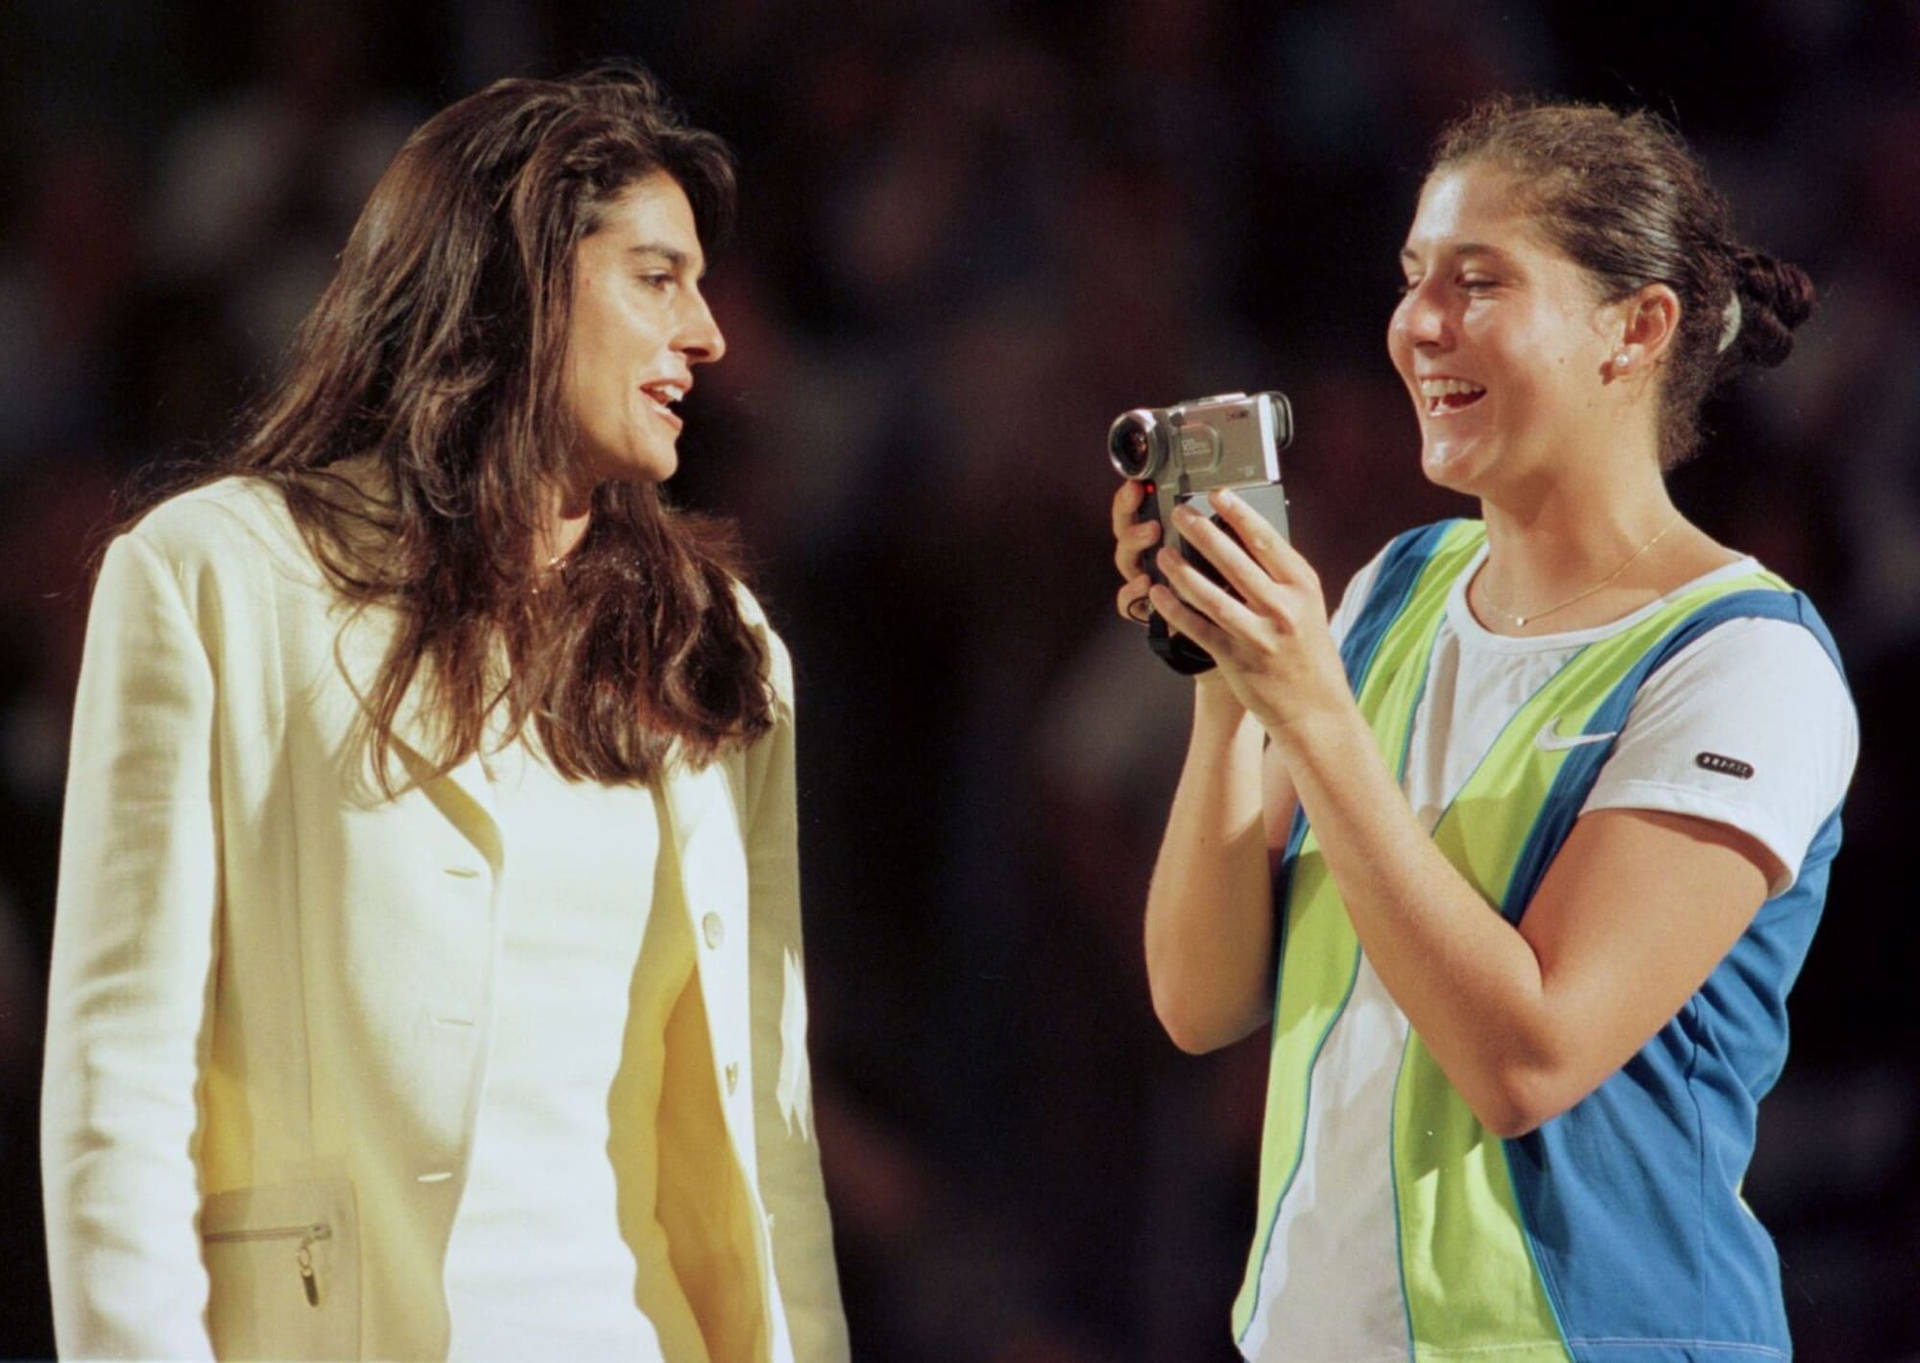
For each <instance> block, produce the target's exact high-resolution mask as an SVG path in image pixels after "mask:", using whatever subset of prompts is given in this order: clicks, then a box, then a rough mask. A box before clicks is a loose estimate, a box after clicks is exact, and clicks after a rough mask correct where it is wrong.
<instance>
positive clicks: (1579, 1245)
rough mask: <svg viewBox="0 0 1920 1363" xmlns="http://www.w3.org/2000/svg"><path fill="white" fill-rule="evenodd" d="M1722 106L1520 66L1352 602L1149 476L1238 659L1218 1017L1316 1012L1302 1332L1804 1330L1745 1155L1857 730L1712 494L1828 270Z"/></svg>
mask: <svg viewBox="0 0 1920 1363" xmlns="http://www.w3.org/2000/svg"><path fill="white" fill-rule="evenodd" d="M1728 217H1729V215H1728V212H1727V208H1726V205H1725V204H1724V203H1723V202H1722V201H1721V199H1720V198H1719V196H1718V195H1716V194H1715V193H1714V192H1713V190H1712V187H1711V186H1710V185H1709V184H1708V182H1707V179H1706V175H1705V172H1704V171H1703V169H1702V168H1701V166H1700V164H1699V162H1698V161H1697V160H1696V159H1695V158H1694V156H1693V155H1692V154H1691V152H1690V151H1689V150H1688V149H1687V147H1686V146H1685V144H1684V143H1683V142H1682V141H1681V140H1680V138H1679V136H1678V134H1677V133H1675V132H1674V131H1673V130H1672V129H1671V128H1669V127H1668V126H1666V125H1665V124H1663V123H1661V122H1660V121H1659V120H1658V119H1656V118H1654V117H1652V116H1650V115H1647V114H1644V113H1632V114H1620V113H1616V112H1614V111H1612V110H1608V109H1603V108H1593V107H1582V106H1569V105H1553V104H1545V105H1536V104H1530V103H1526V102H1521V101H1495V102H1491V103H1489V104H1487V105H1485V106H1483V107H1480V108H1478V109H1476V110H1474V111H1472V112H1471V113H1469V114H1468V115H1467V116H1466V117H1464V118H1463V119H1462V120H1461V121H1459V122H1458V123H1457V124H1455V125H1454V126H1453V127H1451V128H1449V129H1448V130H1447V132H1446V133H1445V134H1444V135H1443V137H1442V138H1441V140H1440V143H1439V145H1438V148H1437V151H1436V154H1435V156H1434V159H1433V163H1432V166H1431V168H1430V170H1429V172H1428V175H1427V178H1426V181H1425V184H1424V185H1423V187H1422V189H1421V193H1420V198H1419V203H1418V206H1417V207H1416V209H1415V212H1414V216H1413V221H1412V224H1411V225H1410V227H1409V228H1408V231H1407V235H1406V238H1405V245H1404V247H1403V249H1402V251H1401V257H1400V258H1401V267H1402V270H1403V273H1404V277H1405V287H1404V290H1403V293H1402V296H1401V299H1400V302H1399V305H1398V306H1397V307H1396V308H1395V309H1394V311H1393V315H1392V319H1391V321H1390V322H1389V324H1388V329H1387V349H1388V353H1389V355H1390V356H1391V358H1392V361H1393V364H1394V367H1395V369H1396V370H1397V371H1398V372H1399V374H1400V377H1401V380H1402V382H1403V384H1404V385H1405V388H1406V391H1407V395H1408V397H1409V399H1410V400H1411V402H1412V404H1413V408H1414V413H1415V417H1416V420H1417V422H1418V426H1419V432H1420V444H1419V461H1420V468H1421V471H1422V472H1423V473H1424V474H1425V476H1426V477H1427V478H1429V479H1430V480H1431V481H1433V482H1434V483H1436V484H1438V485H1439V486H1442V487H1445V488H1448V489H1451V490H1453V491H1456V492H1460V493H1463V494H1465V495H1467V496H1471V497H1473V498H1475V499H1476V500H1477V502H1478V504H1479V512H1480V514H1479V517H1478V519H1471V520H1469V519H1461V520H1455V521H1448V522H1442V523H1440V524H1437V525H1432V526H1426V527H1422V528H1419V529H1416V530H1412V531H1409V532H1407V533H1406V534H1403V535H1401V536H1399V537H1398V538H1396V539H1395V540H1394V541H1393V542H1392V543H1391V544H1389V545H1388V546H1387V547H1386V548H1385V549H1384V550H1382V551H1381V553H1380V554H1379V555H1377V556H1376V558H1375V559H1374V561H1373V562H1372V563H1371V564H1369V565H1368V566H1367V567H1366V568H1364V569H1363V570H1362V572H1361V573H1360V575H1359V576H1358V577H1356V578H1355V580H1354V582H1353V583H1352V584H1351V585H1350V586H1349V588H1348V590H1347V593H1346V595H1345V598H1344V599H1343V600H1342V602H1341V604H1340V605H1339V607H1338V608H1337V609H1336V610H1335V611H1334V612H1333V614H1332V616H1331V618H1329V615H1328V612H1327V609H1326V605H1325V600H1324V598H1323V596H1322V593H1321V587H1320V583H1319V580H1318V578H1317V577H1316V576H1315V574H1314V571H1313V569H1312V568H1311V566H1310V565H1309V564H1308V563H1307V562H1306V560H1305V559H1304V558H1303V557H1302V556H1301V555H1300V553H1299V552H1298V551H1297V550H1295V549H1294V548H1293V546H1292V545H1290V544H1288V543H1287V542H1286V540H1285V539H1284V538H1283V537H1282V536H1281V535H1279V534H1278V533H1277V532H1276V531H1275V529H1274V527H1272V526H1271V525H1269V524H1267V523H1266V522H1265V521H1263V520H1262V519H1261V518H1260V517H1259V516H1257V515H1255V514H1254V513H1253V512H1252V511H1251V510H1250V509H1249V508H1248V507H1247V505H1246V504H1245V503H1244V502H1240V501H1236V500H1235V499H1232V498H1218V497H1216V498H1215V499H1214V502H1213V508H1212V509H1213V510H1214V511H1215V512H1216V513H1217V514H1218V515H1219V516H1220V517H1221V518H1222V520H1223V521H1224V523H1225V525H1227V526H1228V527H1230V528H1231V529H1232V530H1233V531H1235V532H1237V539H1234V538H1229V536H1228V535H1226V534H1224V533H1222V532H1221V531H1220V530H1219V529H1217V528H1215V527H1214V526H1213V525H1212V524H1210V523H1209V522H1208V521H1207V520H1205V519H1203V518H1202V517H1199V516H1196V515H1193V514H1192V513H1191V511H1183V512H1181V513H1177V516H1178V518H1179V521H1180V526H1181V531H1182V534H1183V536H1184V537H1186V538H1187V539H1188V540H1189V541H1190V542H1191V543H1192V544H1193V545H1194V546H1195V547H1196V548H1197V549H1198V550H1199V551H1200V552H1201V553H1202V554H1204V555H1205V556H1206V557H1207V558H1209V559H1210V560H1212V562H1213V563H1214V564H1215V565H1216V566H1217V567H1218V568H1219V569H1220V570H1221V572H1222V573H1223V574H1224V580H1225V581H1226V582H1227V583H1228V584H1230V585H1231V588H1232V591H1231V592H1229V591H1227V590H1223V589H1222V588H1221V587H1219V586H1217V585H1216V584H1215V583H1214V582H1212V581H1210V580H1208V579H1207V578H1206V577H1204V576H1203V575H1201V574H1200V573H1199V572H1198V571H1196V569H1195V568H1194V567H1193V566H1192V565H1191V564H1189V563H1187V562H1186V561H1184V560H1183V559H1182V558H1180V557H1179V556H1178V555H1176V554H1174V553H1172V552H1171V551H1168V550H1161V551H1160V553H1159V556H1158V560H1157V562H1158V564H1159V566H1160V567H1161V568H1162V569H1163V571H1164V573H1165V575H1166V582H1165V583H1162V584H1153V583H1150V582H1149V580H1148V577H1147V575H1146V574H1144V573H1142V572H1141V571H1140V558H1141V555H1142V554H1144V553H1146V552H1148V551H1149V550H1150V548H1151V546H1152V543H1153V538H1154V535H1155V533H1156V527H1154V526H1152V525H1151V524H1144V525H1141V526H1135V525H1134V524H1133V523H1132V522H1133V513H1134V510H1135V508H1136V507H1137V506H1138V504H1139V501H1140V494H1139V491H1138V487H1137V485H1133V484H1129V485H1127V486H1126V487H1124V488H1123V489H1122V490H1121V492H1120V493H1119V494H1118V495H1117V496H1116V499H1115V502H1114V508H1113V510H1114V532H1115V535H1116V539H1117V542H1118V543H1117V549H1116V564H1117V566H1118V567H1119V569H1120V572H1121V575H1122V576H1123V578H1125V579H1126V585H1125V586H1123V587H1122V588H1121V591H1120V595H1119V600H1118V604H1119V606H1120V609H1121V610H1122V612H1123V613H1126V612H1129V611H1130V610H1134V609H1137V608H1138V606H1139V604H1140V603H1141V602H1143V601H1146V602H1150V604H1151V605H1152V607H1153V608H1154V609H1155V610H1157V611H1159V612H1160V613H1161V614H1162V615H1163V616H1164V617H1165V619H1166V620H1167V622H1168V623H1169V624H1170V625H1171V626H1172V627H1173V628H1174V629H1176V630H1178V631H1180V632H1182V633H1184V634H1185V635H1187V636H1188V637H1189V638H1190V639H1192V640H1193V641H1195V642H1196V643H1197V644H1199V645H1200V646H1201V648H1203V649H1204V650H1205V652H1206V653H1207V654H1208V655H1210V657H1211V658H1212V659H1214V660H1215V661H1216V662H1217V663H1218V668H1217V670H1215V671H1213V672H1209V673H1207V674H1205V675H1204V676H1203V677H1202V678H1201V679H1200V680H1199V682H1198V684H1197V687H1196V690H1195V695H1194V715H1193V731H1192V739H1191V744H1190V746H1189V748H1188V753H1187V761H1186V767H1185V769H1184V771H1183V772H1182V775H1181V778H1180V786H1179V790H1178V792H1177V794H1176V795H1175V797H1174V802H1173V809H1172V813H1171V815H1170V817H1169V819H1168V824H1167V830H1166V835H1165V838H1164V841H1163V842H1162V845H1161V850H1160V858H1159V862H1158V865H1157V866H1156V868H1155V872H1154V877H1153V882H1152V885H1151V887H1150V889H1149V890H1148V894H1147V906H1146V932H1145V937H1146V957H1147V967H1148V974H1149V977H1150V980H1151V985H1152V991H1153V1002H1154V1006H1155V1009H1156V1010H1157V1012H1158V1013H1159V1016H1160V1018H1161V1020H1162V1022H1163V1023H1164V1024H1165V1026H1166V1029H1167V1031H1168V1033H1169V1034H1170V1035H1171V1036H1172V1038H1173V1039H1174V1040H1175V1041H1176V1042H1177V1043H1178V1044H1180V1045H1181V1046H1182V1047H1183V1048H1185V1049H1188V1050H1192V1051H1204V1050H1209V1049H1212V1048H1214V1047H1218V1046H1223V1045H1226V1044H1228V1043H1230V1042H1233V1041H1236V1040H1238V1039H1239V1038H1241V1037H1243V1036H1245V1035H1247V1034H1249V1033H1251V1032H1253V1031H1254V1030H1256V1029H1258V1028H1259V1027H1261V1026H1262V1025H1263V1024H1264V1025H1269V1026H1270V1027H1271V1041H1270V1056H1269V1068H1268V1089H1267V1097H1266V1117H1265V1133H1264V1142H1263V1148H1262V1154H1261V1167H1260V1178H1259V1206H1258V1212H1257V1216H1258V1219H1257V1221H1256V1223H1255V1228H1254V1236H1253V1243H1252V1247H1251V1250H1250V1253H1249V1255H1248V1262H1247V1271H1246V1276H1245V1279H1244V1282H1243V1285H1242V1288H1241V1292H1240V1296H1239V1299H1238V1301H1237V1302H1236V1303H1235V1307H1234V1312H1233V1323H1234V1332H1235V1339H1236V1341H1237V1343H1238V1344H1239V1346H1240V1348H1241V1350H1242V1352H1243V1353H1244V1354H1245V1356H1246V1357H1248V1358H1249V1359H1257V1360H1262V1361H1263V1363H1278V1361H1280V1360H1286V1361H1287V1363H1361V1361H1362V1360H1367V1361H1371V1360H1385V1359H1410V1358H1418V1359H1422V1360H1444V1359H1455V1360H1466V1359H1495V1358H1498V1359H1508V1360H1515V1363H1519V1361H1520V1360H1526V1361H1527V1363H1546V1361H1547V1360H1561V1361H1562V1363H1565V1361H1566V1360H1576V1359H1577V1360H1582V1363H1586V1361H1588V1360H1592V1361H1593V1363H1600V1361H1601V1360H1618V1361H1619V1363H1626V1360H1633V1361H1634V1363H1656V1361H1659V1363H1680V1360H1691V1361H1692V1363H1708V1361H1709V1360H1712V1361H1714V1363H1736V1361H1737V1360H1754V1359H1762V1358H1766V1359H1779V1358H1784V1357H1786V1356H1788V1355H1789V1354H1790V1353H1791V1350H1792V1344H1791V1341H1790V1339H1789V1337H1788V1332H1787V1320H1786V1313H1785V1307H1784V1302H1783V1300H1782V1294H1781V1287H1780V1276H1779V1265H1778V1262H1777V1259H1776V1257H1775V1254H1774V1249H1773V1245H1772V1242H1771V1241H1770V1240H1769V1239H1768V1237H1767V1233H1766V1231H1765V1230H1764V1229H1762V1228H1761V1227H1760V1225H1759V1223H1758V1222H1757V1221H1755V1219H1754V1218H1753V1215H1752V1213H1751V1212H1749V1211H1748V1210H1747V1208H1746V1204H1745V1203H1744V1202H1743V1201H1742V1200H1741V1197H1740V1184H1741V1179H1742V1177H1743V1175H1744V1174H1745V1171H1746V1167H1747V1161H1748V1158H1749V1157H1750V1155H1751V1154H1752V1151H1753V1141H1754V1121H1755V1109H1756V1106H1757V1104H1758V1102H1759V1100H1760V1098H1761V1097H1762V1095H1764V1094H1765V1093H1766V1091H1767V1090H1768V1088H1770V1087H1771V1086H1772V1084H1773V1082H1774V1080H1775V1078H1776V1077H1777V1076H1778V1075H1779V1072H1780V1067H1781V1065H1782V1063H1783V1062H1784V1060H1785V1056H1786V1045H1787V1033H1786V997H1787V992H1788V990H1789V988H1790V987H1791V986H1792V984H1793V980H1794V977H1795V975H1796V974H1797V973H1798V971H1799V968H1800V963H1801V961H1802V960H1803V959H1804V957H1805V954H1806V951H1807V948H1808V945H1809V942H1810V941H1811V938H1812V936H1813V932H1814V928H1815V926H1816V924H1817V923H1818V921H1819V918H1820V911H1821V906H1822V902H1823V900H1824V898H1825V894H1826V888H1827V876H1828V870H1829V867H1830V865H1831V863H1832V859H1833V856H1834V854H1835V852H1836V850H1837V849H1838V846H1839V841H1840V820H1839V806H1840V802H1841V798H1842V796H1843V794H1844V792H1845V790H1846V786H1847V781H1848V778H1849V775H1850V773H1851V771H1852V767H1853V761H1854V757H1855V753H1856V751H1857V748H1858V733H1857V728H1856V724H1855V719H1854V713H1853V706H1852V703H1851V701H1850V699H1849V697H1848V693H1847V687H1846V681H1845V678H1844V676H1843V674H1842V672H1841V670H1840V667H1839V661H1838V656H1837V654H1836V653H1835V650H1834V646H1833V640H1832V638H1831V637H1830V636H1829V635H1828V633H1827V631H1826V629H1825V627H1824V626H1823V625H1822V624H1821V622H1820V618H1819V615H1818V614H1817V612H1815V611H1814V609H1813V607H1812V605H1811V603H1809V602H1808V601H1807V599H1806V598H1805V597H1804V596H1802V595H1800V594H1799V593H1797V592H1795V591H1794V590H1793V589H1792V588H1790V587H1789V586H1788V585H1787V584H1786V583H1784V582H1783V581H1781V579H1780V578H1778V577H1777V576H1775V575H1774V574H1773V573H1771V572H1768V571H1767V570H1765V569H1764V568H1763V567H1762V566H1761V565H1760V564H1758V563H1757V562H1755V561H1754V560H1753V559H1752V558H1750V557H1748V556H1746V555H1744V554H1742V553H1740V552H1738V551H1737V550H1734V549H1730V548H1728V547H1727V546H1725V545H1722V544H1719V543H1717V542H1715V541H1714V540H1713V539H1712V538H1711V537H1710V536H1709V535H1707V534H1706V533H1705V532H1704V531H1703V530H1701V529H1700V528H1699V527H1697V526H1695V525H1693V524H1691V523H1689V521H1688V520H1687V519H1686V517H1684V516H1683V515H1682V514H1681V513H1680V511H1679V510H1678V509H1677V508H1676V507H1675V506H1674V504H1673V501H1672V499H1671V498H1670V497H1669V495H1668V490H1667V485H1666V480H1665V474H1666V471H1667V470H1668V469H1669V468H1671V467H1672V466H1673V465H1674V464H1675V463H1677V462H1678V461H1679V460H1681V459H1683V458H1685V457H1687V456H1688V455H1689V454H1691V453H1692V452H1693V450H1694V448H1695V446H1696V444H1697V442H1698V439H1699V433H1700V425H1699V413H1700V406H1701V403H1702V402H1703V400H1704V399H1705V397H1706V395H1707V394H1708V393H1709V392H1710V391H1711V390H1712V389H1713V388H1714V387H1715V386H1716V385H1718V384H1720V383H1721V382H1723V381H1725V380H1727V379H1730V378H1731V377H1733V376H1734V375H1735V374H1737V373H1739V372H1740V371H1742V370H1743V369H1747V368H1750V367H1754V366H1771V365H1776V364H1779V363H1780V362H1781V361H1783V360H1785V359H1786V358H1787V355H1788V353H1789V352H1790V351H1791V350H1792V347H1793V336H1792V333H1793V329H1794V328H1795V327H1796V326H1798V325H1799V324H1800V323H1801V322H1803V321H1804V320H1805V319H1806V318H1807V316H1808V314H1809V311H1810V308H1811V305H1812V296H1813V290H1812V285H1811V283H1810V282H1809V281H1808V279H1807V277H1806V275H1805V274H1804V273H1802V272H1801V271H1800V270H1799V269H1798V268H1796V267H1794V266H1792V265H1788V264H1784V263H1782V262H1779V261H1776V260H1774V259H1772V258H1771V257H1769V256H1767V255H1765V254H1764V253H1761V252H1758V251H1755V250H1752V249H1750V248H1748V247H1745V246H1743V245H1741V244H1740V243H1739V242H1738V241H1737V240H1736V239H1735V238H1734V237H1733V235H1732V232H1731V229H1730V226H1729V221H1728Z"/></svg>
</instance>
